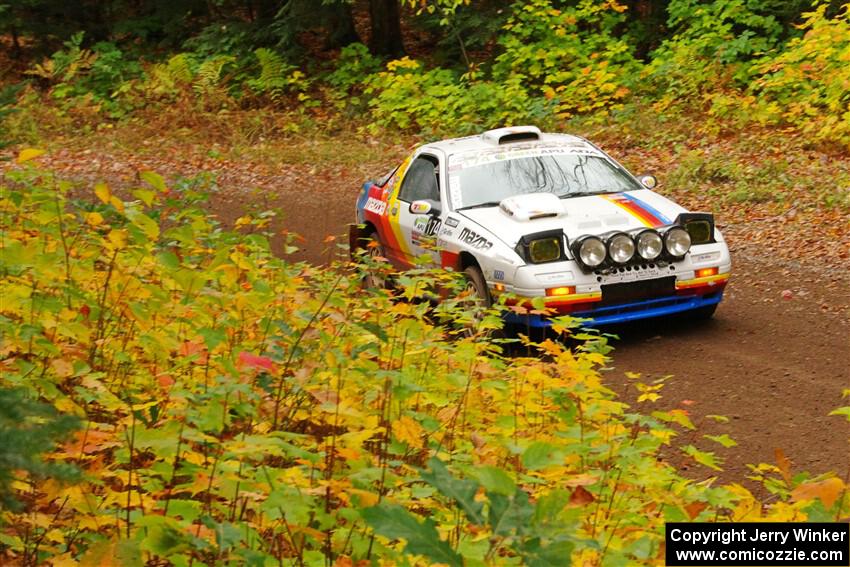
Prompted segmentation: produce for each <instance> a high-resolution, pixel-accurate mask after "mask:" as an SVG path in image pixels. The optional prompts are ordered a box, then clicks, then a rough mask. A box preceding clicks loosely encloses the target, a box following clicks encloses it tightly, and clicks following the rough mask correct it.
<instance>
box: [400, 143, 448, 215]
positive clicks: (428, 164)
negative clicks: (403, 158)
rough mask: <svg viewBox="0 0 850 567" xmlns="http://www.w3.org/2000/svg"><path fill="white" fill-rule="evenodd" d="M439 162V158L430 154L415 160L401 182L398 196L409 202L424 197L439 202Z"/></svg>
mask: <svg viewBox="0 0 850 567" xmlns="http://www.w3.org/2000/svg"><path fill="white" fill-rule="evenodd" d="M438 163H439V162H438V161H437V158H435V157H433V156H428V155H421V156H419V157H418V158H416V159H415V160H413V163H411V164H410V169H408V170H407V173H406V174H405V176H404V181H402V183H401V190H400V191H399V194H398V198H399V199H401V200H402V201H405V202H407V203H412V202H413V201H419V200H422V199H430V200H432V201H438V202H439V200H440V183H439V179H438V177H437V176H438V173H439V169H438V167H439V166H438V165H437V164H438Z"/></svg>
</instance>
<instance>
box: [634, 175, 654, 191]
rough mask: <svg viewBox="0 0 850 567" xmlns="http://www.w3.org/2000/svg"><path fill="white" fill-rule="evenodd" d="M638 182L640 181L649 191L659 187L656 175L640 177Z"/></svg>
mask: <svg viewBox="0 0 850 567" xmlns="http://www.w3.org/2000/svg"><path fill="white" fill-rule="evenodd" d="M638 181H640V184H641V185H643V186H644V187H646V188H647V189H655V188H656V187H658V179H656V178H655V176H654V175H641V176H640V177H638Z"/></svg>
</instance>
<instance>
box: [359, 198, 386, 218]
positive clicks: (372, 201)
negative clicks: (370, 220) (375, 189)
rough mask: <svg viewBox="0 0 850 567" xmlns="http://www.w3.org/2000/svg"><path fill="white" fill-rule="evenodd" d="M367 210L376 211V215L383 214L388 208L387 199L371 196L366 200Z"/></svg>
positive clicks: (365, 207)
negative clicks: (382, 199)
mask: <svg viewBox="0 0 850 567" xmlns="http://www.w3.org/2000/svg"><path fill="white" fill-rule="evenodd" d="M363 208H364V209H365V210H367V211H369V212H372V213H375V214H376V215H383V214H384V212H385V211H386V210H387V203H386V201H381V200H380V199H376V198H375V197H369V199H367V200H366V205H365V206H364V207H363Z"/></svg>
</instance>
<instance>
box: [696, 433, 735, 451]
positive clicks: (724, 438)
mask: <svg viewBox="0 0 850 567" xmlns="http://www.w3.org/2000/svg"><path fill="white" fill-rule="evenodd" d="M703 437H705V438H706V439H711V440H712V441H714V442H715V443H720V444H721V445H723V446H724V447H726V448H729V447H734V446H735V445H737V444H738V442H737V441H735V440H734V439H732V438H731V437H729V435H727V434H726V433H724V434H723V435H703Z"/></svg>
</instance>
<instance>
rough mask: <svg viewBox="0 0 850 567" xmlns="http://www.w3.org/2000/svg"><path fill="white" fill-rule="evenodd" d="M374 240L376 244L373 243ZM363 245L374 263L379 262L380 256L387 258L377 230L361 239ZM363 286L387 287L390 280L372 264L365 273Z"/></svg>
mask: <svg viewBox="0 0 850 567" xmlns="http://www.w3.org/2000/svg"><path fill="white" fill-rule="evenodd" d="M373 242H374V244H372V243H373ZM360 243H361V244H360V245H361V247H362V248H363V249H364V250H366V255H367V256H369V258H370V259H371V260H372V263H373V264H374V263H376V262H378V258H386V257H387V256H386V252H385V250H384V245H383V244H381V239H380V238H378V233H377V232H376V231H374V230H373V231H371V232H370V233H369V236H367V237H366V238H361V239H360ZM363 286H364V287H366V288H372V289H386V288H387V287H388V280H387V277H386V275H384V274H381V273H379V272H378V271H377V268H376V267H375V266H370V267H369V268H368V271H367V272H366V273H365V274H363Z"/></svg>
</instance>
